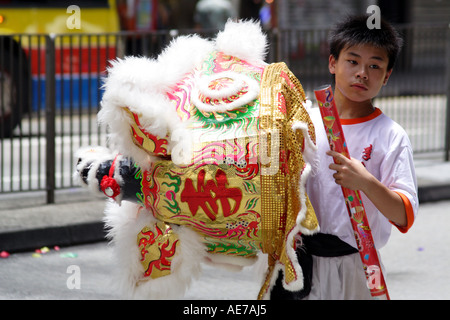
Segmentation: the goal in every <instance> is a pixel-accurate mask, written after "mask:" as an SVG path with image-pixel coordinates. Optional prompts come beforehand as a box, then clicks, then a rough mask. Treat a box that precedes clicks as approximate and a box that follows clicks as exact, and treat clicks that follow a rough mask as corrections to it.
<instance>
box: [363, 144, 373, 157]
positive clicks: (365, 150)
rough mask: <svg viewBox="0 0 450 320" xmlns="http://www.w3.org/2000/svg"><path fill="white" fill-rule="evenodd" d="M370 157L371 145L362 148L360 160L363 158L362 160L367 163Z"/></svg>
mask: <svg viewBox="0 0 450 320" xmlns="http://www.w3.org/2000/svg"><path fill="white" fill-rule="evenodd" d="M371 155H372V145H370V146H368V147H367V148H364V151H363V156H362V158H363V160H365V161H369V160H370V157H371Z"/></svg>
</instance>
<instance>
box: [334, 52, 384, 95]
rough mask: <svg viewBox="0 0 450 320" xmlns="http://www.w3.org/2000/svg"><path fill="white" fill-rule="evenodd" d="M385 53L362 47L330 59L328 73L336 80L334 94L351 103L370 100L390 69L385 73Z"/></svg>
mask: <svg viewBox="0 0 450 320" xmlns="http://www.w3.org/2000/svg"><path fill="white" fill-rule="evenodd" d="M388 62H389V58H388V55H387V52H386V50H384V49H382V48H377V47H375V46H372V45H368V44H364V45H357V46H351V47H347V48H344V49H342V50H341V52H340V54H339V58H338V59H335V58H334V57H333V56H332V55H330V58H329V65H328V67H329V70H330V72H331V73H332V74H334V75H335V78H336V90H339V91H340V92H341V93H342V94H343V95H344V96H345V97H346V98H347V99H349V100H351V101H354V102H364V101H367V100H371V99H373V98H374V97H375V96H376V95H377V94H378V92H379V91H380V89H381V87H382V86H383V85H385V84H386V83H387V81H388V79H389V76H390V75H391V72H392V69H391V70H387V66H388Z"/></svg>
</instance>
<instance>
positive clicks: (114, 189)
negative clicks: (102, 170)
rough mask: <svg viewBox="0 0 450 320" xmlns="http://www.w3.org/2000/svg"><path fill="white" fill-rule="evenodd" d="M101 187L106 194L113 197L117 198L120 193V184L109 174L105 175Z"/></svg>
mask: <svg viewBox="0 0 450 320" xmlns="http://www.w3.org/2000/svg"><path fill="white" fill-rule="evenodd" d="M100 189H101V190H102V191H103V193H104V194H105V195H106V196H108V197H110V198H113V199H115V198H116V197H117V196H118V195H119V194H120V186H119V184H118V183H117V181H116V179H114V178H111V177H108V176H103V179H102V181H101V182H100Z"/></svg>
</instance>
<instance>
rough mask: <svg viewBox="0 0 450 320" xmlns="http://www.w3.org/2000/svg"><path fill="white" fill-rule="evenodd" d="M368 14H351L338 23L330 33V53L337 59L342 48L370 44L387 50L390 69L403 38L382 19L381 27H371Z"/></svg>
mask: <svg viewBox="0 0 450 320" xmlns="http://www.w3.org/2000/svg"><path fill="white" fill-rule="evenodd" d="M368 18H369V16H368V15H362V16H351V17H348V18H346V19H345V20H344V21H342V22H340V23H338V24H337V25H336V26H335V27H334V28H333V29H332V30H331V33H330V41H329V43H330V54H331V55H333V56H334V58H335V59H336V60H337V59H338V58H339V54H340V52H341V50H343V49H345V48H347V47H351V46H355V45H360V44H370V45H373V46H375V47H379V48H383V49H385V50H386V52H387V55H388V58H389V63H388V70H391V69H392V68H393V67H394V64H395V61H396V59H397V56H398V54H399V52H400V49H401V47H402V45H403V40H402V38H401V37H400V35H399V33H398V32H397V30H395V29H394V27H393V26H392V25H391V24H389V23H388V22H386V21H385V20H383V19H381V21H380V28H379V29H377V28H373V29H369V27H368V26H367V19H368Z"/></svg>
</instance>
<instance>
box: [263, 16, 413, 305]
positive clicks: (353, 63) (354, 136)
mask: <svg viewBox="0 0 450 320" xmlns="http://www.w3.org/2000/svg"><path fill="white" fill-rule="evenodd" d="M330 40H331V41H330V57H329V70H330V73H331V74H332V75H334V78H335V88H334V98H335V102H336V106H337V109H338V113H339V116H340V118H341V124H342V127H343V130H344V136H345V139H346V141H347V145H348V148H349V152H350V156H351V159H347V158H345V157H344V156H342V155H341V154H339V153H337V152H334V151H330V148H329V144H328V140H327V137H326V134H325V130H324V127H323V122H322V119H321V116H320V112H319V110H318V108H315V109H313V110H312V111H311V118H312V120H313V122H314V125H315V128H316V139H317V146H318V157H319V164H318V167H317V168H316V169H315V170H314V171H315V172H314V173H313V174H312V175H311V176H310V178H309V180H308V182H307V193H308V195H309V197H310V200H311V203H312V205H313V207H314V209H315V211H316V215H317V218H318V220H319V225H320V233H319V234H318V235H314V236H303V237H302V242H303V245H302V246H299V248H298V249H297V255H298V256H299V260H300V261H301V260H303V261H308V259H310V258H311V255H312V267H307V266H302V268H303V273H304V278H305V279H304V282H305V288H304V289H303V290H302V291H301V292H297V293H288V292H287V291H286V290H283V289H281V281H280V279H278V281H277V284H276V285H275V287H274V289H273V290H272V294H271V298H272V299H286V298H287V299H289V298H290V299H292V298H305V299H371V295H370V291H369V289H368V286H367V282H366V278H365V275H364V270H363V266H362V263H361V259H360V256H359V253H358V250H357V249H356V248H357V246H356V241H355V238H354V232H353V229H352V227H351V224H350V221H349V216H348V213H347V208H346V206H345V203H344V198H343V195H342V191H341V186H342V187H346V188H349V189H354V190H360V191H361V195H362V198H363V203H364V207H365V209H366V214H367V217H368V220H369V225H370V227H371V229H372V235H373V238H374V242H375V247H376V248H377V249H380V248H382V247H383V246H384V245H385V244H386V243H387V241H388V239H389V236H390V232H391V226H392V225H395V226H396V227H397V228H398V229H399V230H400V231H401V232H406V231H407V230H408V229H409V228H410V227H411V226H412V224H413V221H414V219H415V216H416V214H417V211H418V198H417V183H416V177H415V172H414V164H413V156H412V148H411V144H410V141H409V139H408V137H407V135H406V133H405V131H404V130H403V129H402V128H401V127H400V126H399V125H398V124H397V123H395V122H394V121H392V120H391V119H390V118H388V117H387V116H386V115H384V114H383V113H382V112H381V110H379V109H378V108H376V107H375V106H374V105H373V104H372V99H373V98H374V97H375V96H376V95H377V94H378V92H379V91H380V89H381V88H382V86H384V85H386V83H387V81H388V79H389V76H390V75H391V73H392V68H393V66H394V63H395V60H396V57H397V55H398V52H399V50H400V47H401V43H402V41H401V39H400V38H399V36H398V34H397V32H396V31H395V30H394V29H393V28H392V26H390V25H389V24H388V23H386V22H385V21H382V22H381V28H380V29H369V28H368V27H367V16H362V17H351V18H348V19H347V20H345V21H344V22H342V23H340V24H338V25H337V26H336V27H335V29H333V31H332V33H331V38H330ZM332 157H334V158H335V159H336V160H337V161H338V163H339V164H334V162H333V158H332ZM303 256H306V257H303ZM303 264H305V263H303ZM311 268H312V269H311ZM311 273H312V274H311Z"/></svg>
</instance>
